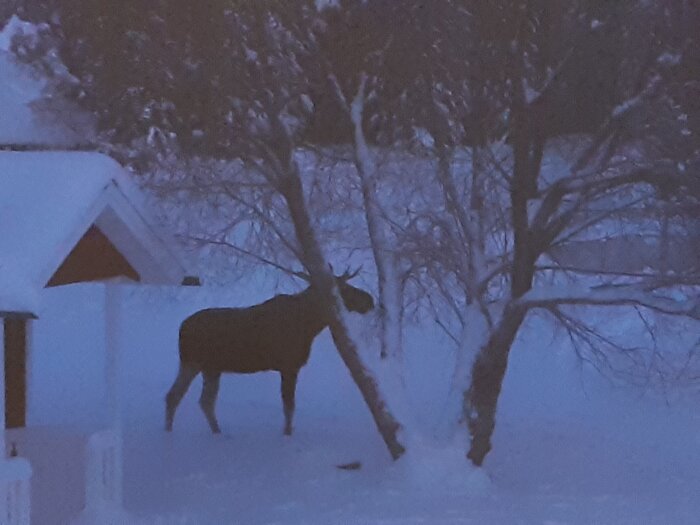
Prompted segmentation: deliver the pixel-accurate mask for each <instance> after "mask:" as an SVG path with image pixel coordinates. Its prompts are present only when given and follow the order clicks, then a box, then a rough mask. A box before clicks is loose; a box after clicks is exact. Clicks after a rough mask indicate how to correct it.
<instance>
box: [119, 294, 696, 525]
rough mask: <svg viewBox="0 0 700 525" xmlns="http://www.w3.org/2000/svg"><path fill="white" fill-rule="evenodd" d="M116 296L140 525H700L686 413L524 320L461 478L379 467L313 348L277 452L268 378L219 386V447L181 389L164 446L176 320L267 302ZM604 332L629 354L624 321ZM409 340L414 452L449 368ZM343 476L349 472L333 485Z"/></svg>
mask: <svg viewBox="0 0 700 525" xmlns="http://www.w3.org/2000/svg"><path fill="white" fill-rule="evenodd" d="M131 290H132V291H131V292H128V293H127V294H126V299H125V301H126V302H125V305H124V308H123V310H122V320H123V322H124V323H126V324H125V326H124V329H123V330H122V331H121V333H122V337H123V338H122V340H120V342H119V344H120V346H121V347H122V348H123V349H124V351H125V359H124V360H123V362H124V363H125V364H126V368H125V376H124V378H123V381H124V385H125V386H126V388H125V392H126V399H125V408H126V414H125V461H126V464H125V505H126V507H127V510H129V512H131V513H132V515H133V516H134V519H136V518H139V519H142V520H144V523H193V524H194V523H196V524H224V523H243V524H249V523H250V524H258V523H259V524H263V523H265V524H272V523H314V524H315V523H317V524H328V523H367V524H371V523H376V524H389V523H431V524H432V523H446V524H447V523H488V524H490V523H508V524H510V523H525V524H530V523H533V524H534V523H542V524H545V523H546V524H550V525H551V524H564V523H568V524H588V523H601V524H604V523H609V524H620V523H630V524H631V523H635V524H636V523H649V524H653V523H658V524H668V523H678V524H683V523H689V524H690V523H696V522H697V516H698V515H700V447H698V445H699V444H700V443H699V442H698V441H699V439H700V413H698V411H697V410H696V407H697V397H696V396H695V397H693V395H690V396H675V397H674V398H673V399H672V400H671V401H667V400H664V399H663V398H661V397H660V396H658V395H656V394H655V393H653V392H651V391H646V392H645V391H642V390H639V389H631V388H626V387H619V386H618V387H615V386H613V385H611V384H610V383H609V382H608V381H606V380H604V379H602V378H600V377H599V376H598V375H597V373H595V372H593V371H592V370H590V368H589V367H586V366H582V365H581V363H580V362H578V361H577V360H576V359H575V358H574V357H573V353H572V351H571V349H570V347H569V346H568V344H567V342H566V339H565V338H564V337H563V334H561V333H554V332H552V330H551V326H550V325H549V322H548V321H546V320H544V318H542V317H540V316H535V317H532V318H531V319H530V321H529V322H528V326H527V330H526V331H525V332H523V336H522V337H521V338H520V340H519V341H518V343H517V346H516V347H515V348H514V350H513V354H512V361H511V365H510V368H509V371H508V375H507V377H506V382H505V385H504V392H503V397H502V399H501V404H500V410H499V415H498V421H497V428H496V433H495V438H494V449H493V452H492V453H491V455H490V456H488V458H487V461H486V463H485V466H484V469H483V472H482V473H481V474H479V473H477V474H474V473H473V472H470V471H469V467H468V464H467V462H466V460H464V459H463V456H462V454H463V451H461V450H459V449H455V448H453V447H445V448H442V449H441V448H437V446H436V445H432V444H430V443H431V442H430V441H429V440H426V439H424V441H423V443H422V445H420V444H419V445H417V446H420V450H419V452H417V453H416V454H414V455H413V457H410V458H408V459H407V460H401V461H399V462H398V463H396V464H393V463H392V462H391V461H390V459H389V456H388V453H387V452H386V450H385V448H384V445H383V443H382V442H381V440H380V438H379V435H378V434H377V432H376V431H375V429H374V427H373V423H372V421H371V418H370V416H369V414H368V412H367V410H366V409H365V407H364V405H363V403H362V401H361V398H360V395H359V393H358V392H357V390H356V388H355V386H354V385H353V383H352V381H351V380H350V378H349V374H348V373H347V371H346V370H345V369H344V367H343V365H342V363H341V361H340V359H339V357H338V356H337V354H336V352H335V350H334V348H333V347H332V342H331V340H330V336H329V334H328V333H327V332H324V333H323V334H322V335H321V336H319V338H318V339H317V341H316V343H315V345H314V350H313V352H312V357H311V360H310V362H309V364H308V366H307V367H306V368H304V369H303V370H302V372H301V375H300V380H299V388H298V397H297V413H296V418H295V433H294V435H293V436H292V437H290V438H287V437H284V436H283V435H282V421H283V419H282V410H281V402H280V399H279V380H278V377H277V375H276V374H273V373H265V374H255V375H249V376H242V375H235V376H233V375H228V376H224V378H223V379H222V385H221V392H220V396H219V402H218V405H217V413H218V415H219V420H220V423H221V425H222V428H223V431H224V435H223V436H212V435H211V434H209V431H208V429H207V425H206V423H205V421H204V417H203V415H202V414H201V412H200V410H199V407H198V406H197V402H196V401H197V398H198V396H199V388H200V385H201V380H199V379H197V380H196V381H195V383H193V386H192V387H191V389H190V391H189V392H188V395H187V396H186V397H185V399H184V400H183V402H182V404H181V406H180V409H179V411H178V413H177V416H176V420H175V428H174V431H173V433H172V434H166V433H165V432H164V431H163V430H162V427H163V396H164V394H165V392H166V391H167V389H168V387H169V386H170V383H171V381H172V379H173V378H174V375H175V371H176V367H177V348H176V340H177V326H178V324H179V322H180V320H181V319H182V318H184V317H185V316H186V315H187V314H189V313H190V312H192V311H194V310H196V309H198V308H201V307H203V306H208V305H214V304H237V305H240V304H251V303H252V302H255V301H257V300H260V299H262V298H264V297H265V296H266V293H265V292H264V289H263V287H262V286H258V285H257V283H255V282H251V283H250V286H249V289H248V290H241V289H240V288H239V289H237V290H236V291H235V293H236V297H235V298H234V297H232V293H233V291H226V290H218V291H216V290H207V289H206V288H205V289H201V290H197V289H182V290H173V289H170V290H165V289H159V288H154V287H145V288H143V289H141V290H136V289H133V288H131ZM601 312H603V315H601V316H600V322H603V321H606V320H607V321H608V322H609V319H606V316H605V314H604V312H605V310H602V311H601ZM353 317H355V319H354V321H356V322H357V323H358V324H367V323H368V322H369V321H368V320H367V319H361V320H358V319H357V318H358V317H359V316H353ZM369 324H370V325H371V323H369ZM618 324H619V327H620V329H621V330H623V331H624V332H623V333H622V335H625V334H627V335H625V337H627V338H628V339H630V337H631V336H630V335H629V334H631V333H632V332H631V331H630V329H631V326H630V322H629V319H625V318H621V320H620V322H618ZM370 329H371V328H368V330H370ZM407 335H408V336H407V337H406V341H407V346H408V348H407V361H408V369H409V371H410V374H409V378H408V384H409V390H410V392H411V394H412V401H413V402H414V403H415V410H416V415H417V419H418V420H419V423H420V426H421V428H422V429H423V430H424V432H425V433H426V435H429V434H430V432H431V431H432V429H433V425H434V424H435V423H436V422H437V420H438V419H439V415H440V414H441V411H442V410H443V408H444V401H445V395H446V393H447V388H448V386H449V385H448V384H447V383H448V381H447V380H448V378H449V377H450V371H451V365H452V362H453V357H452V352H451V350H450V349H449V344H448V343H447V342H446V341H445V340H444V338H443V337H442V336H441V335H440V334H439V333H437V332H435V333H431V331H430V330H429V329H427V328H426V327H416V326H414V327H411V328H409V333H408V334H407ZM413 450H414V451H415V448H414V449H413ZM355 460H359V461H361V462H362V464H363V467H362V469H360V470H358V471H341V470H338V469H336V468H335V465H337V464H340V463H346V462H350V461H355ZM483 474H485V475H486V476H483ZM485 477H488V478H489V480H490V481H485V479H484V478H485Z"/></svg>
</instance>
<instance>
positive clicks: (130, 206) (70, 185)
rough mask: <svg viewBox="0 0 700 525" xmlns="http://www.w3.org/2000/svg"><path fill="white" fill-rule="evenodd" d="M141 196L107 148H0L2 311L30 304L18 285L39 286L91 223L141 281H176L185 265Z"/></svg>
mask: <svg viewBox="0 0 700 525" xmlns="http://www.w3.org/2000/svg"><path fill="white" fill-rule="evenodd" d="M140 203H141V198H140V194H139V192H138V191H137V189H136V188H135V187H134V186H133V185H132V184H130V182H129V180H128V178H127V174H126V172H125V170H124V169H123V168H122V167H121V166H120V165H119V164H118V163H117V162H115V161H114V160H113V159H111V158H110V157H108V156H106V155H102V154H99V153H92V152H53V151H52V152H12V151H4V152H0V311H7V310H12V309H16V308H18V307H19V306H23V305H24V304H25V303H26V304H27V305H29V306H32V305H31V297H30V296H26V297H25V296H23V294H22V293H20V292H21V290H22V289H25V288H27V289H29V290H38V289H41V288H43V287H44V286H45V285H46V283H47V282H48V280H49V279H50V278H51V276H52V275H53V274H54V273H55V271H56V270H57V268H58V267H59V266H60V265H61V263H62V262H63V260H64V259H65V258H66V256H67V255H68V254H69V253H70V251H71V250H72V249H73V247H74V246H75V245H76V244H77V243H78V241H79V240H80V239H81V238H82V236H83V235H84V234H85V232H86V231H87V230H88V228H90V226H92V225H93V224H94V225H96V226H97V227H98V228H99V229H100V230H101V231H102V232H103V233H104V234H105V235H106V236H107V237H108V238H109V240H110V241H111V242H112V244H114V246H115V247H116V248H117V249H118V250H119V251H120V252H121V253H122V255H124V257H125V258H126V259H127V261H129V263H130V264H131V265H132V266H133V268H134V269H135V270H136V271H137V272H138V273H139V275H140V276H141V280H142V282H146V283H161V284H180V283H181V282H182V279H183V277H184V275H185V273H186V272H185V269H184V266H183V264H182V263H181V262H180V258H179V256H178V255H177V254H176V253H175V252H174V251H173V249H172V245H171V242H170V240H169V239H168V238H167V235H165V234H164V233H163V232H161V231H159V230H157V229H156V228H155V227H154V226H153V223H152V221H150V220H149V219H148V218H147V217H146V215H145V214H144V210H143V208H142V206H141V205H140ZM17 282H21V283H23V284H22V286H19V289H18V286H14V285H11V284H12V283H17ZM10 291H12V292H10ZM30 295H31V294H30ZM5 303H6V304H5Z"/></svg>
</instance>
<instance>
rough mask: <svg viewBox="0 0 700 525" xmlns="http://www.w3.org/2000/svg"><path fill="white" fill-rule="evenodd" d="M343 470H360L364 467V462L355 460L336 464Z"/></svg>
mask: <svg viewBox="0 0 700 525" xmlns="http://www.w3.org/2000/svg"><path fill="white" fill-rule="evenodd" d="M336 467H338V468H339V469H341V470H360V469H361V468H362V463H361V462H359V461H353V462H352V463H344V464H342V465H336Z"/></svg>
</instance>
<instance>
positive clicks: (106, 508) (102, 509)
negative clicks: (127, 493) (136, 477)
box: [84, 429, 122, 525]
mask: <svg viewBox="0 0 700 525" xmlns="http://www.w3.org/2000/svg"><path fill="white" fill-rule="evenodd" d="M86 454H87V457H86V469H85V516H84V517H85V518H89V519H90V520H92V521H91V522H93V523H101V524H105V525H106V524H109V523H112V522H113V521H112V520H115V519H117V518H118V515H119V514H120V513H121V510H122V484H121V480H122V458H121V443H120V439H119V435H118V433H116V432H114V430H113V429H107V430H102V431H100V432H96V433H94V434H92V435H91V436H90V438H89V439H88V442H87V447H86Z"/></svg>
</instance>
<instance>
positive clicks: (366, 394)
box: [280, 161, 406, 459]
mask: <svg viewBox="0 0 700 525" xmlns="http://www.w3.org/2000/svg"><path fill="white" fill-rule="evenodd" d="M280 191H281V193H282V195H283V197H284V199H285V201H286V203H287V206H288V208H289V213H290V215H291V218H292V222H293V223H294V229H295V232H296V236H297V238H298V240H299V244H300V246H301V249H302V253H303V256H304V258H305V260H304V262H305V264H306V266H307V268H308V270H309V272H310V274H311V280H312V282H313V283H314V285H315V286H317V287H318V289H319V290H321V291H322V297H323V302H324V303H325V306H326V307H327V308H326V309H327V310H328V312H329V328H330V330H331V335H332V336H333V341H334V342H335V345H336V348H337V349H338V353H339V354H340V357H341V359H342V360H343V362H344V363H345V366H346V367H347V368H348V370H349V371H350V375H351V376H352V379H353V381H354V382H355V384H356V385H357V387H358V388H359V389H360V392H361V394H362V397H363V399H364V401H365V403H366V404H367V406H368V408H369V410H370V412H371V413H372V417H373V418H374V422H375V424H376V425H377V429H378V430H379V433H380V434H381V436H382V438H383V440H384V443H385V444H386V446H387V448H388V449H389V453H390V454H391V457H392V458H393V459H398V458H400V457H401V455H403V453H404V452H405V451H406V449H405V448H404V446H403V445H402V444H401V443H400V442H399V439H398V435H397V434H398V432H399V430H400V429H401V425H400V424H399V423H398V421H397V420H396V419H395V418H394V416H393V415H392V414H391V412H390V411H389V409H388V407H387V406H386V402H385V401H384V399H383V397H382V394H381V392H380V391H379V388H378V386H377V383H376V381H375V380H374V377H372V374H371V373H370V372H369V370H367V368H366V367H365V365H364V363H363V362H362V360H361V359H360V356H359V353H358V351H357V347H356V345H355V343H354V341H353V340H352V338H351V337H350V334H349V332H348V329H347V326H346V325H345V323H344V322H343V313H342V306H341V303H340V300H339V298H338V296H337V294H336V293H335V282H334V279H333V276H332V275H331V274H330V273H329V272H328V270H327V268H328V267H327V264H326V261H325V260H324V257H323V254H322V252H321V247H320V245H319V243H318V239H317V238H316V235H315V232H314V230H313V226H312V224H311V218H310V216H309V213H308V209H307V207H306V203H305V200H304V192H303V189H302V184H301V179H300V177H299V172H298V168H297V166H296V164H295V163H294V161H291V162H290V168H289V173H288V175H287V176H286V179H285V180H284V181H283V183H282V184H281V187H280Z"/></svg>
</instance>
